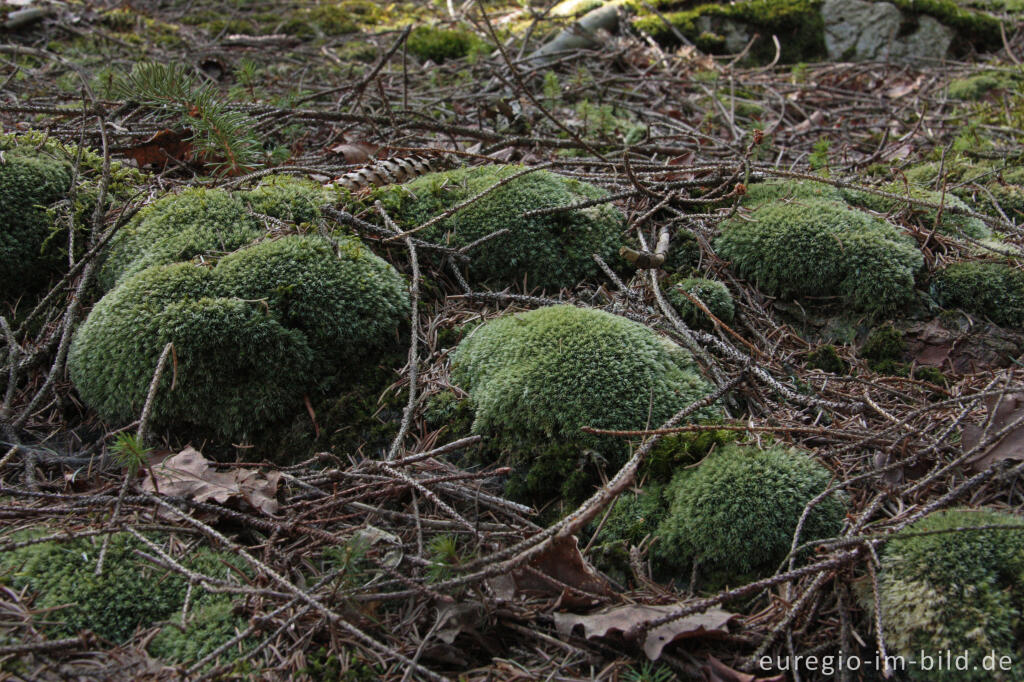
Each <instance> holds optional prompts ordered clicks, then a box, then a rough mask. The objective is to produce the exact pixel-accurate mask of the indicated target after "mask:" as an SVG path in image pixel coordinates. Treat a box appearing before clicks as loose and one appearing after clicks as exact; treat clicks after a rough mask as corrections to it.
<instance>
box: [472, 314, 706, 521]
mask: <svg viewBox="0 0 1024 682" xmlns="http://www.w3.org/2000/svg"><path fill="white" fill-rule="evenodd" d="M452 379H453V381H454V382H455V383H456V384H457V385H458V386H460V387H461V388H463V389H465V390H466V391H468V392H469V394H470V396H471V397H472V399H473V404H474V407H475V417H474V421H473V432H474V433H478V434H482V435H485V436H487V437H488V439H489V440H488V449H489V453H490V456H491V458H492V459H496V460H499V461H503V462H506V463H509V464H511V465H512V466H513V467H514V469H515V471H514V473H513V477H512V482H513V486H512V487H513V488H515V491H514V492H515V494H516V497H517V498H518V499H522V500H525V501H529V502H539V503H545V502H549V501H551V500H552V499H553V498H555V497H557V496H558V495H559V494H561V495H563V496H564V501H565V502H567V503H568V502H571V501H573V500H578V499H580V497H582V496H585V495H586V494H589V493H590V492H592V490H593V484H594V483H595V482H596V481H597V476H596V469H597V468H600V465H601V464H602V463H603V464H604V465H606V467H605V468H607V470H608V472H609V473H613V472H614V471H615V470H616V469H617V468H618V467H619V466H620V465H621V464H622V463H623V461H624V460H625V457H626V455H627V454H628V452H629V446H628V443H627V442H625V441H624V440H622V439H618V438H614V437H608V436H597V435H590V434H586V433H584V432H582V431H581V430H580V429H581V427H583V426H591V427H595V428H602V429H641V428H644V427H646V426H651V427H655V426H657V425H659V424H661V423H662V422H664V421H665V420H667V419H668V418H669V417H671V416H672V415H673V414H675V413H676V412H677V411H679V410H680V409H682V408H683V407H685V406H686V405H688V404H690V403H691V402H693V401H695V400H698V399H699V398H701V397H703V396H705V395H707V394H708V393H710V392H711V386H710V385H709V384H708V383H707V382H706V381H705V380H704V379H703V378H702V377H701V376H700V374H699V372H698V371H697V368H696V365H695V364H694V363H693V360H692V358H691V357H690V355H689V353H687V352H686V351H685V350H683V349H681V348H679V347H678V346H676V345H675V344H673V343H671V342H670V341H668V340H667V339H665V338H663V337H660V336H658V335H657V334H655V333H654V332H652V331H651V330H649V329H647V328H646V327H643V326H642V325H639V324H637V323H635V322H632V321H629V320H626V319H625V318H621V317H617V316H614V315H611V314H609V313H605V312H602V311H597V310H587V309H582V308H575V307H572V306H564V305H558V306H550V307H547V308H540V309H538V310H533V311H530V312H527V313H521V314H513V315H505V316H503V317H499V318H497V319H494V320H491V321H489V322H487V323H485V324H484V325H482V326H480V327H479V328H477V329H476V330H474V331H473V332H472V333H471V334H469V335H468V336H467V337H466V338H465V339H464V340H463V341H462V342H461V343H460V344H459V346H458V348H457V349H456V351H455V354H454V355H453V358H452ZM721 414H722V412H721V410H720V408H717V407H705V408H702V409H700V410H698V411H697V412H695V413H694V414H692V415H691V416H690V420H691V421H701V420H706V419H712V418H715V417H718V416H720V415H721Z"/></svg>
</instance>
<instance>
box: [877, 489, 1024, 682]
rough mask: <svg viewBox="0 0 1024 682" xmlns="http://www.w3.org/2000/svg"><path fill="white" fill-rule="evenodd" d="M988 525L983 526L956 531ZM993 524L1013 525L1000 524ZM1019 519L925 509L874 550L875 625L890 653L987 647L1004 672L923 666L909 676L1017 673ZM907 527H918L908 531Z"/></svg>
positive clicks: (1022, 586)
mask: <svg viewBox="0 0 1024 682" xmlns="http://www.w3.org/2000/svg"><path fill="white" fill-rule="evenodd" d="M982 526H995V528H988V529H985V530H963V531H957V530H955V529H958V528H966V529H970V528H977V527H982ZM999 526H1017V527H1018V528H1017V529H1013V530H1002V529H1000V528H999ZM1020 526H1024V519H1021V518H1020V517H1019V516H1015V515H1012V514H1005V513H1000V512H994V511H989V510H980V509H979V510H972V509H955V510H949V511H942V512H936V513H933V514H929V515H928V516H926V517H925V518H923V519H921V520H920V521H918V522H917V523H915V524H914V525H912V526H910V527H908V528H907V529H906V530H905V531H903V532H901V533H899V534H897V535H896V536H895V537H894V538H893V539H892V540H891V541H890V542H889V543H888V544H887V545H886V547H885V550H884V553H883V554H882V569H881V572H880V576H879V592H880V595H881V609H882V613H881V616H882V628H883V630H884V632H885V642H886V645H887V646H888V648H889V652H890V653H891V654H897V655H901V656H906V657H907V658H908V659H909V658H910V657H912V656H916V655H918V654H919V653H920V652H921V651H924V652H944V651H952V652H955V654H957V655H958V654H961V653H962V652H963V651H964V650H966V651H967V652H968V654H969V656H970V660H971V661H981V660H982V658H983V657H984V656H985V655H988V654H990V653H992V652H993V651H994V652H995V654H996V655H997V656H1011V657H1012V662H1013V665H1012V666H1010V669H1009V670H1008V671H1006V670H1004V671H1002V672H1001V673H1000V671H995V672H993V671H990V670H984V669H983V668H982V666H980V665H978V666H975V667H973V668H970V667H969V668H968V669H967V670H945V671H939V670H929V671H927V672H925V671H923V670H921V669H920V668H919V667H914V666H908V667H907V673H908V675H909V677H910V678H911V679H915V680H957V682H960V681H961V680H963V681H971V680H979V681H980V680H1021V679H1024V669H1022V668H1021V662H1022V655H1024V651H1022V647H1021V642H1022V641H1024V627H1022V623H1024V621H1022V615H1024V529H1022V528H1020ZM915 533H926V534H925V535H915Z"/></svg>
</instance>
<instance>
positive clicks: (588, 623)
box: [555, 602, 736, 661]
mask: <svg viewBox="0 0 1024 682" xmlns="http://www.w3.org/2000/svg"><path fill="white" fill-rule="evenodd" d="M685 605H686V604H685V602H679V603H678V604H667V605H664V606H645V605H643V604H629V605H626V606H613V607H611V608H608V609H602V610H601V611H598V612H597V613H592V614H589V615H582V616H581V615H576V614H573V613H556V614H555V628H556V629H557V630H558V633H559V634H560V635H561V636H562V637H563V638H568V637H569V635H570V634H572V630H573V628H575V627H576V626H577V625H582V626H583V635H584V637H586V638H587V639H591V638H593V637H608V636H610V635H611V634H612V633H619V634H620V635H621V634H622V633H626V632H629V631H630V630H631V629H632V628H634V627H635V626H638V625H640V624H642V623H645V622H647V621H651V620H656V619H658V618H661V617H662V616H666V615H668V614H670V613H673V612H675V611H678V610H679V609H681V608H682V607H684V606H685ZM735 617H736V616H735V614H732V613H729V612H728V611H723V610H722V609H718V608H711V609H708V610H707V611H705V612H704V613H695V614H692V615H689V616H686V617H684V618H680V619H678V620H674V621H672V622H671V623H666V624H665V625H662V626H661V627H659V628H655V629H653V630H649V631H648V632H647V634H646V636H645V637H644V642H643V647H644V653H645V654H647V658H649V659H650V660H652V661H656V660H658V658H659V657H660V656H661V652H662V650H663V649H664V648H665V647H666V646H668V645H669V644H671V643H672V642H674V641H676V640H678V639H685V638H688V637H708V636H712V637H714V636H721V635H722V634H723V633H727V632H728V631H729V630H728V627H727V625H728V623H729V621H730V620H732V619H733V618H735Z"/></svg>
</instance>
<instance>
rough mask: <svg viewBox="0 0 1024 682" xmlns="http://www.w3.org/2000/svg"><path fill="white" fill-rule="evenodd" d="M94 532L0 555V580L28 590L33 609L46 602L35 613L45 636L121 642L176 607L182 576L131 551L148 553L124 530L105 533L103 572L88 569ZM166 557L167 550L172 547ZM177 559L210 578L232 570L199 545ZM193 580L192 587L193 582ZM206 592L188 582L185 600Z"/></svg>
mask: <svg viewBox="0 0 1024 682" xmlns="http://www.w3.org/2000/svg"><path fill="white" fill-rule="evenodd" d="M102 544H103V538H102V537H99V536H98V537H90V538H82V539H77V540H72V541H69V542H54V541H50V542H44V543H39V544H35V545H29V546H27V547H23V548H21V549H16V550H13V551H9V552H6V553H4V554H3V555H2V556H0V581H7V582H8V584H10V585H12V586H13V587H15V588H16V589H24V588H27V589H28V590H29V591H30V592H31V593H34V594H35V599H34V601H33V608H34V609H35V610H37V611H38V610H41V609H54V610H53V611H51V612H49V613H47V614H45V616H41V617H40V620H44V621H46V622H47V623H48V624H47V625H45V626H43V628H42V629H43V630H44V631H45V632H47V634H48V635H50V636H51V637H74V636H76V635H78V634H79V633H80V632H81V631H83V630H90V631H92V632H94V633H96V634H97V635H99V636H100V637H103V638H104V639H107V640H110V641H112V642H115V643H122V642H125V641H127V640H128V639H130V638H131V636H132V635H133V633H134V632H135V631H136V629H137V628H140V627H149V626H150V625H152V624H153V623H156V622H158V621H162V620H165V619H168V618H172V617H174V616H175V615H178V614H180V612H181V606H182V604H183V603H184V601H185V594H186V592H187V590H188V579H187V578H185V577H183V576H181V575H180V574H178V573H174V572H170V571H167V570H166V569H163V568H160V567H157V566H155V565H154V564H152V563H150V562H148V561H146V560H145V559H142V558H140V557H139V556H138V555H136V554H135V551H136V550H141V551H143V552H147V553H152V550H149V549H148V548H146V546H145V545H143V544H142V542H140V541H139V540H137V539H135V538H134V537H132V536H131V535H129V534H127V533H118V534H115V535H112V536H110V543H109V545H108V547H107V553H106V557H105V559H104V563H103V572H102V573H101V574H100V575H98V576H97V575H96V574H95V573H96V566H97V560H98V558H99V554H100V550H101V547H102ZM172 556H173V554H172ZM178 559H179V560H180V561H181V563H182V564H184V565H185V566H186V567H187V568H190V569H191V570H194V571H199V572H201V573H204V574H205V575H208V576H210V577H214V578H221V579H224V578H227V577H228V576H229V575H232V574H233V571H234V570H235V569H232V568H231V567H230V566H229V565H228V564H231V563H233V562H234V561H235V560H233V559H232V558H231V557H229V556H227V555H222V554H220V553H217V552H212V551H209V550H199V551H196V552H194V553H192V554H191V555H189V556H187V557H178ZM196 587H198V586H196ZM207 599H210V595H208V594H207V593H206V592H205V591H203V590H202V589H194V590H193V594H192V603H193V604H195V605H197V606H199V605H202V604H204V603H205V602H206V600H207Z"/></svg>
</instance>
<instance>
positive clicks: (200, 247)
mask: <svg viewBox="0 0 1024 682" xmlns="http://www.w3.org/2000/svg"><path fill="white" fill-rule="evenodd" d="M325 201H326V200H325V197H324V194H323V190H322V189H321V188H319V187H318V186H317V185H315V184H313V183H309V182H304V181H301V180H295V179H292V178H287V177H274V178H269V179H268V180H267V181H266V182H265V183H264V184H262V185H260V186H259V187H257V188H256V189H253V190H249V191H245V192H225V191H223V190H217V189H201V188H197V189H188V190H185V191H184V192H182V193H181V194H173V195H169V196H165V197H163V198H161V199H158V200H157V201H155V202H154V203H152V204H151V205H149V206H147V207H146V208H144V209H143V210H142V211H140V212H139V214H138V215H136V216H135V218H133V219H132V221H131V222H130V223H129V224H128V225H125V226H124V227H123V228H122V229H121V230H120V231H119V232H118V234H117V235H116V236H115V237H114V239H113V240H112V241H111V245H110V247H109V249H108V250H107V257H106V262H105V263H104V266H103V269H102V271H101V272H100V283H101V285H102V286H103V288H104V289H110V288H111V287H113V286H114V285H115V284H116V283H117V282H118V281H120V280H123V279H125V278H127V277H129V276H131V275H133V274H136V273H138V272H141V271H142V270H145V269H146V268H148V267H151V266H153V265H166V264H168V263H176V262H179V261H186V260H191V259H192V258H196V257H197V256H209V257H217V256H220V255H223V254H225V253H230V252H232V251H234V250H235V249H238V248H241V247H242V246H245V245H246V244H249V243H250V242H253V241H255V240H257V239H259V238H260V237H262V236H263V235H264V234H266V232H267V231H268V227H269V226H268V225H266V224H265V223H264V221H263V220H262V219H261V216H260V215H258V214H265V215H268V216H270V217H272V218H277V219H279V220H287V221H290V222H295V223H306V222H313V221H315V220H316V219H317V217H319V215H320V207H321V206H323V205H324V203H325Z"/></svg>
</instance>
